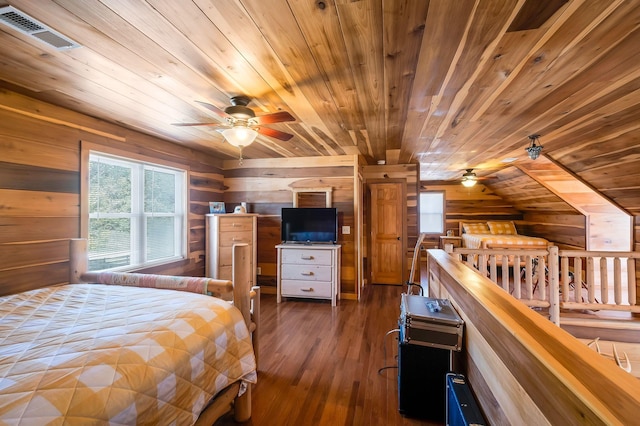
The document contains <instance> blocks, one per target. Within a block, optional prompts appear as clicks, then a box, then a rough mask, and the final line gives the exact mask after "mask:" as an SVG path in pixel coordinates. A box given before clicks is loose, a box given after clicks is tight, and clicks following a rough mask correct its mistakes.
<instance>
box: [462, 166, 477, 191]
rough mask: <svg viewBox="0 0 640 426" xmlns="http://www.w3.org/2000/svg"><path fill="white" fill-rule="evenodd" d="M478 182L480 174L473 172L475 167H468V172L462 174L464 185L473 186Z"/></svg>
mask: <svg viewBox="0 0 640 426" xmlns="http://www.w3.org/2000/svg"><path fill="white" fill-rule="evenodd" d="M476 182H478V176H476V174H475V173H473V169H467V172H466V173H465V174H463V175H462V185H463V186H465V187H466V188H471V187H472V186H473V185H475V184H476Z"/></svg>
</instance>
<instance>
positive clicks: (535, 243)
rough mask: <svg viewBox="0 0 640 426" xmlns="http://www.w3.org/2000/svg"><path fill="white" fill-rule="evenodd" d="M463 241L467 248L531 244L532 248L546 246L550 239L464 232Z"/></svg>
mask: <svg viewBox="0 0 640 426" xmlns="http://www.w3.org/2000/svg"><path fill="white" fill-rule="evenodd" d="M462 243H463V246H464V247H466V248H471V249H483V248H491V246H500V247H507V246H531V248H532V249H536V248H546V247H547V246H548V245H549V241H547V240H546V239H544V238H539V237H529V236H526V235H510V234H462Z"/></svg>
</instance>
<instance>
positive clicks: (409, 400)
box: [398, 339, 452, 423]
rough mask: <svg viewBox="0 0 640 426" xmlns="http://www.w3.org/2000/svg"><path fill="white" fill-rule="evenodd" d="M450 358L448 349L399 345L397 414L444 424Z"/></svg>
mask: <svg viewBox="0 0 640 426" xmlns="http://www.w3.org/2000/svg"><path fill="white" fill-rule="evenodd" d="M400 341H402V339H400ZM451 355H452V354H451V351H450V350H448V349H441V348H432V347H428V346H421V345H413V344H403V343H400V344H399V348H398V402H399V405H398V407H399V411H400V414H402V415H404V416H407V417H415V418H420V419H428V420H431V421H434V422H440V423H444V420H445V410H446V404H445V402H446V376H447V373H449V372H450V371H451Z"/></svg>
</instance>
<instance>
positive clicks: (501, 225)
mask: <svg viewBox="0 0 640 426" xmlns="http://www.w3.org/2000/svg"><path fill="white" fill-rule="evenodd" d="M487 225H489V229H490V230H491V233H492V234H494V235H518V231H517V230H516V225H514V224H513V222H512V221H508V222H507V221H504V222H487Z"/></svg>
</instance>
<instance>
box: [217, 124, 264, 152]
mask: <svg viewBox="0 0 640 426" xmlns="http://www.w3.org/2000/svg"><path fill="white" fill-rule="evenodd" d="M222 135H223V136H224V138H225V139H226V140H227V142H229V143H230V144H231V145H233V146H235V147H238V148H244V147H247V146H249V145H251V144H252V143H253V141H254V140H255V139H256V137H257V136H258V132H256V131H255V130H253V129H252V128H250V127H245V126H234V127H232V128H230V129H225V130H223V131H222Z"/></svg>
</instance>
